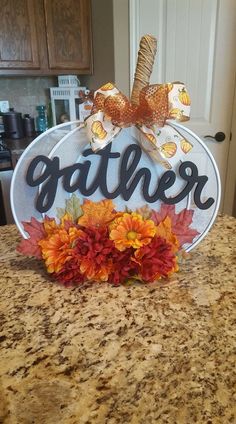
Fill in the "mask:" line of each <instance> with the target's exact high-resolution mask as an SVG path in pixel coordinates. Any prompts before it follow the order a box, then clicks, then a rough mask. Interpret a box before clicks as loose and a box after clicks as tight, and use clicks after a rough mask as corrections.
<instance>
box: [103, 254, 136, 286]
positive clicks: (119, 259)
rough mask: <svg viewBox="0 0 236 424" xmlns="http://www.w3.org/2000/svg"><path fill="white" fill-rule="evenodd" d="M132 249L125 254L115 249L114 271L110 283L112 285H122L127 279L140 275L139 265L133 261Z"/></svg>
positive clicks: (113, 255) (113, 256)
mask: <svg viewBox="0 0 236 424" xmlns="http://www.w3.org/2000/svg"><path fill="white" fill-rule="evenodd" d="M133 252H134V250H133V249H132V248H130V249H126V250H124V251H123V252H121V251H119V250H117V249H114V252H113V254H112V260H113V269H112V272H111V274H110V276H109V280H108V282H109V283H111V284H116V285H118V284H121V283H123V282H125V280H126V279H127V278H131V277H134V276H136V275H137V274H138V271H139V265H138V263H137V262H135V261H133V257H132V255H133Z"/></svg>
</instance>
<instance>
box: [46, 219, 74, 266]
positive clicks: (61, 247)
mask: <svg viewBox="0 0 236 424" xmlns="http://www.w3.org/2000/svg"><path fill="white" fill-rule="evenodd" d="M79 235H80V230H78V229H77V228H75V227H71V228H69V230H68V231H66V230H65V229H58V230H57V231H56V230H55V232H54V233H53V234H52V235H51V236H49V237H48V238H47V239H43V240H40V241H39V242H38V244H39V246H40V247H41V249H42V257H43V259H44V260H45V263H46V267H47V271H48V272H49V273H52V272H59V271H60V270H61V269H62V267H63V265H64V263H65V262H66V261H68V260H69V259H71V254H72V251H73V242H74V240H75V239H76V238H78V237H79Z"/></svg>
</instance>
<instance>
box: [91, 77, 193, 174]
mask: <svg viewBox="0 0 236 424" xmlns="http://www.w3.org/2000/svg"><path fill="white" fill-rule="evenodd" d="M93 102H94V104H93V109H92V113H91V115H90V116H89V117H88V118H87V119H86V128H87V135H88V137H89V140H90V144H91V148H92V150H93V151H95V152H96V151H98V150H100V149H103V148H104V147H105V146H106V145H107V144H108V143H110V142H111V141H112V139H113V138H114V137H115V136H116V135H117V134H118V133H119V132H120V131H121V130H122V128H125V127H130V126H132V125H135V126H136V127H137V128H138V129H139V138H138V141H139V143H140V145H141V147H142V149H144V150H145V151H146V152H147V153H148V154H149V155H150V156H151V157H152V158H153V159H154V160H155V161H157V162H159V163H161V164H162V165H163V166H164V167H165V168H168V169H171V168H172V167H173V166H175V165H176V163H178V162H179V160H180V159H182V158H183V155H185V154H187V153H188V152H189V151H190V150H191V149H192V147H193V146H192V144H191V143H190V142H189V141H187V140H185V139H184V138H183V136H181V134H180V133H179V132H178V131H176V130H175V129H174V128H173V127H172V126H170V125H168V121H167V120H177V121H180V122H184V121H187V120H189V115H190V98H189V95H188V92H187V90H186V88H185V86H184V84H182V83H180V82H174V83H168V84H154V85H148V86H146V87H144V88H143V89H142V90H141V92H140V95H139V105H138V106H135V105H133V104H132V103H131V102H130V101H129V100H128V98H127V97H126V96H125V95H124V94H123V93H121V92H120V91H119V90H118V89H117V88H116V87H115V85H114V84H112V83H107V84H105V85H103V86H102V87H101V88H99V89H98V90H97V91H95V93H94V100H93Z"/></svg>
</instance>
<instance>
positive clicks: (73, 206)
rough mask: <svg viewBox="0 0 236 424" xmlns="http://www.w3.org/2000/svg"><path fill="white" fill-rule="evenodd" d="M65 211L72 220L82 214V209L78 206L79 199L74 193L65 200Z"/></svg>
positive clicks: (75, 219)
mask: <svg viewBox="0 0 236 424" xmlns="http://www.w3.org/2000/svg"><path fill="white" fill-rule="evenodd" d="M65 211H66V212H67V213H68V214H70V215H71V216H72V218H73V221H77V219H78V218H79V217H80V216H81V215H83V211H82V208H81V206H80V200H79V198H78V197H77V196H76V195H75V194H74V193H73V194H72V196H71V198H70V199H67V200H66V208H65Z"/></svg>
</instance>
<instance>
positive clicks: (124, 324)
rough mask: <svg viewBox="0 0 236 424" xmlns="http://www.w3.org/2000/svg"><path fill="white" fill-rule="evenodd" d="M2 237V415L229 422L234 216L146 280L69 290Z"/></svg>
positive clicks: (232, 411)
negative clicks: (174, 267) (161, 278)
mask: <svg viewBox="0 0 236 424" xmlns="http://www.w3.org/2000/svg"><path fill="white" fill-rule="evenodd" d="M0 239H1V242H0V265H1V271H0V422H1V423H4V424H33V423H36V424H38V423H40V424H41V423H42V424H55V423H63V424H72V423H73V424H85V423H86V424H93V423H99V424H100V423H101V424H103V423H109V424H116V423H117V424H118V423H122V424H126V423H131V424H136V423H140V424H150V423H151V424H152V423H163V424H164V423H167V424H174V423H184V424H185V423H186V424H192V423H201V424H202V423H206V424H227V423H236V407H235V405H236V393H235V388H236V372H235V358H236V356H235V347H236V340H235V319H236V308H235V306H236V305H235V302H236V291H235V280H236V220H235V219H234V218H230V217H223V218H218V220H217V223H216V224H215V225H214V227H213V229H212V230H211V232H210V234H208V236H207V237H206V238H205V239H204V241H203V242H202V243H201V244H200V246H199V247H197V248H196V249H195V250H194V251H193V252H192V254H191V261H190V260H189V261H187V262H186V263H185V264H184V265H183V268H182V271H181V272H179V273H178V274H177V276H176V277H175V279H174V280H172V281H171V282H170V283H168V284H164V283H162V284H155V285H149V286H131V287H119V288H114V287H111V286H108V285H106V284H101V285H97V286H93V287H91V286H90V287H84V288H81V289H80V288H73V289H66V288H63V287H60V286H57V285H55V284H52V283H50V282H49V281H48V280H47V277H46V274H45V272H44V270H43V267H42V265H41V264H40V263H39V262H37V261H36V260H34V259H25V258H24V257H22V256H20V255H18V254H16V253H15V250H14V249H15V246H16V242H17V239H18V233H17V230H16V228H15V227H14V226H9V227H1V228H0Z"/></svg>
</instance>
